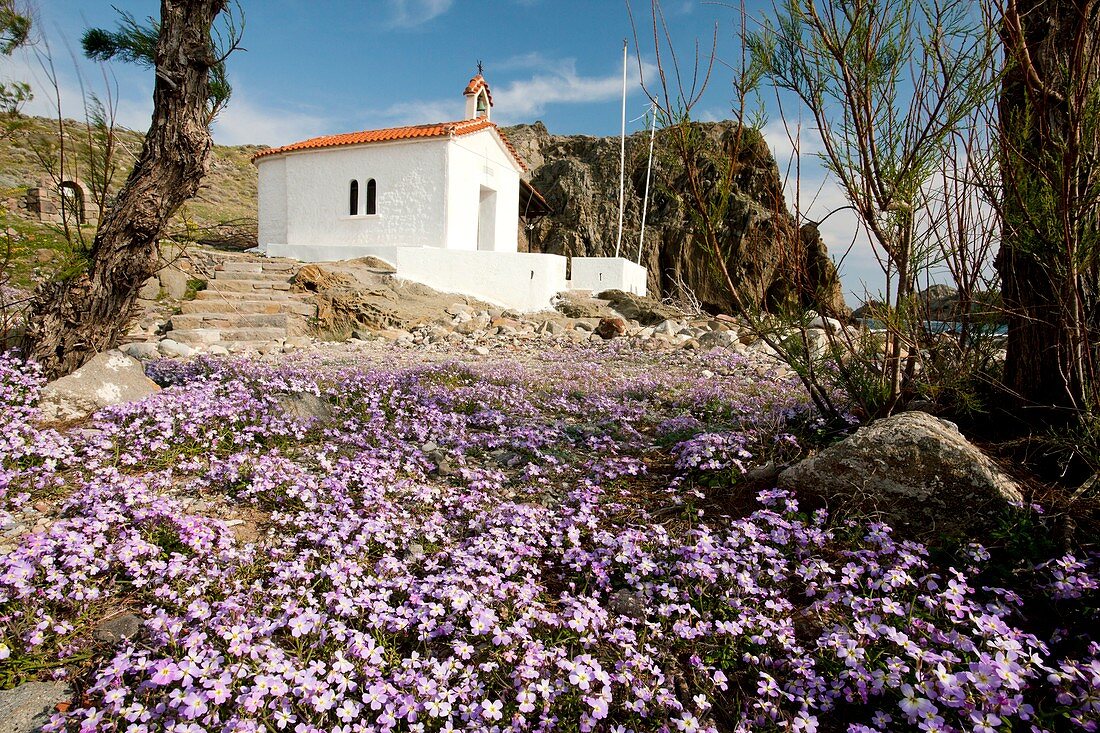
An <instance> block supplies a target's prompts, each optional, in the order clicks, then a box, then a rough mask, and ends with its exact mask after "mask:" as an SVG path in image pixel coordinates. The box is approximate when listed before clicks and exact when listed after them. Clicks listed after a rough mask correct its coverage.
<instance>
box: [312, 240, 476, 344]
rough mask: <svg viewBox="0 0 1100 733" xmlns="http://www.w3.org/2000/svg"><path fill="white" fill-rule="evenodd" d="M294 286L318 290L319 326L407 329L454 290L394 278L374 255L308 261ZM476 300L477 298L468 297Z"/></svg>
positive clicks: (426, 319)
mask: <svg viewBox="0 0 1100 733" xmlns="http://www.w3.org/2000/svg"><path fill="white" fill-rule="evenodd" d="M294 286H295V287H296V288H297V289H299V290H303V291H306V292H310V293H315V294H316V301H317V323H318V325H319V326H320V328H321V329H322V330H326V331H331V332H341V331H351V330H354V329H356V328H360V327H362V328H368V329H371V330H384V329H407V328H410V327H412V326H417V325H421V324H424V323H430V322H431V321H432V320H433V319H435V318H436V317H437V316H438V314H439V313H440V312H442V311H443V310H444V308H446V307H447V304H448V303H452V302H454V299H455V296H454V295H444V294H442V293H439V292H438V291H435V290H432V289H431V288H429V287H427V286H424V285H419V284H417V283H413V282H407V281H404V280H399V279H397V278H396V277H395V276H394V274H393V269H392V268H390V267H389V266H388V265H386V264H385V263H382V262H379V261H378V260H375V259H374V258H370V257H367V258H362V259H358V260H347V261H344V262H326V263H323V264H313V265H306V266H305V267H303V268H302V269H301V270H299V271H298V274H297V275H295V277H294ZM468 300H469V302H471V303H474V304H477V301H475V300H472V299H468Z"/></svg>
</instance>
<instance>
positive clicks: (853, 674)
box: [0, 345, 1100, 733]
mask: <svg viewBox="0 0 1100 733" xmlns="http://www.w3.org/2000/svg"><path fill="white" fill-rule="evenodd" d="M458 358H459V357H455V359H456V360H455V361H445V362H438V363H424V362H417V361H416V352H413V351H411V350H403V349H399V348H387V349H382V350H379V351H378V352H377V353H372V354H367V355H360V356H356V357H350V356H343V357H341V356H338V355H331V354H330V355H327V356H322V355H316V354H314V355H307V356H300V357H290V358H285V359H284V361H282V362H278V363H268V362H260V361H245V360H236V361H234V360H224V361H222V360H214V359H210V360H204V359H199V360H193V361H190V362H183V363H181V362H169V361H164V362H158V363H154V364H152V365H150V367H149V372H150V375H151V376H153V377H154V379H156V380H158V381H159V382H160V383H162V384H165V385H169V386H167V387H166V388H165V389H164V390H163V391H161V392H160V393H158V394H157V395H154V396H153V397H151V398H149V399H146V400H144V401H142V402H139V403H134V404H130V405H125V406H121V407H118V408H109V409H107V410H104V411H102V412H100V413H98V414H97V415H96V416H95V418H94V419H93V421H92V422H91V423H90V424H87V425H81V426H76V427H71V428H57V429H45V428H41V427H38V426H36V425H35V423H34V422H33V417H34V404H35V400H36V398H37V393H38V390H39V388H40V386H41V379H40V377H39V375H38V374H37V373H36V371H35V370H34V369H33V367H29V366H26V365H23V364H20V363H19V362H17V361H15V360H13V359H11V358H0V403H2V404H0V411H2V413H3V417H2V420H0V504H2V506H0V509H3V511H4V516H5V517H10V516H12V515H14V514H16V513H18V512H19V511H20V510H21V508H22V507H24V506H26V505H27V504H28V502H35V501H39V500H46V501H50V502H55V503H58V504H59V510H58V514H57V516H56V517H55V519H54V521H53V522H52V524H50V525H49V526H48V527H47V528H45V529H39V530H37V531H31V532H28V533H26V534H23V535H22V536H21V537H19V538H18V539H17V541H16V542H15V545H14V547H13V549H11V550H10V551H9V552H8V553H7V554H6V555H4V556H2V557H0V634H2V636H0V682H2V683H3V684H4V685H5V686H12V685H15V684H18V683H19V682H22V681H26V680H28V679H36V678H37V679H45V678H56V679H66V680H69V681H70V682H71V684H72V685H73V687H74V689H75V691H76V696H75V698H74V703H73V705H71V706H70V707H69V708H68V709H67V710H66V711H64V712H59V713H57V714H56V715H55V716H54V719H53V722H52V723H51V724H50V726H49V729H50V730H57V731H61V730H72V731H132V732H134V733H142V732H145V731H178V732H180V733H184V732H188V733H190V732H195V733H198V732H199V731H292V732H293V733H312V732H314V731H338V732H340V733H347V732H352V731H354V732H358V731H439V730H444V731H445V730H469V731H551V730H554V731H575V730H576V731H614V732H625V731H639V732H640V731H673V732H681V731H683V732H689V731H772V730H777V731H778V730H794V731H814V730H819V731H841V730H848V731H884V732H885V731H917V730H921V731H976V732H980V733H988V732H990V731H1010V730H1011V731H1032V730H1036V731H1039V730H1045V731H1058V730H1084V731H1095V730H1097V719H1098V717H1100V648H1098V646H1097V644H1096V643H1095V641H1092V640H1090V639H1088V638H1087V637H1086V636H1085V634H1086V633H1087V632H1088V631H1095V629H1096V628H1097V622H1098V617H1097V615H1096V609H1097V607H1098V605H1100V604H1098V601H1097V594H1098V589H1097V585H1098V579H1100V559H1098V558H1097V556H1095V555H1090V556H1069V555H1067V556H1064V557H1052V558H1049V561H1048V562H1046V563H1044V564H1039V565H1035V564H1033V565H1031V566H1029V567H1022V568H1019V569H1018V573H1017V577H1018V580H1019V584H1018V585H1017V586H1015V588H1016V590H1015V591H1014V590H1012V589H1002V588H995V587H986V583H985V582H984V581H983V579H982V578H983V572H984V568H985V566H986V565H987V564H988V563H989V562H990V553H988V552H986V550H985V549H983V548H982V547H980V546H977V545H973V546H972V547H971V548H970V549H969V551H968V553H966V554H967V557H966V558H965V559H964V561H962V562H956V563H953V564H954V565H956V567H952V566H951V565H950V564H942V565H941V564H937V563H936V562H934V561H933V559H932V557H933V553H931V552H930V551H929V550H928V549H926V548H925V547H923V546H921V545H918V544H915V543H912V542H907V541H902V540H899V539H895V538H894V537H893V535H892V533H891V531H890V528H889V527H886V526H884V525H881V524H875V523H868V522H863V523H860V522H858V521H855V520H851V519H844V520H842V519H839V518H834V517H832V516H830V515H829V514H828V513H827V512H826V510H825V509H823V508H816V507H812V506H811V507H810V508H807V509H802V508H801V507H800V504H799V499H798V497H796V496H793V495H789V494H786V493H783V492H780V491H777V490H771V489H768V488H766V487H764V488H763V490H761V488H762V487H759V486H753V487H751V488H750V484H751V482H748V481H746V480H743V477H744V476H745V474H747V473H749V472H751V471H752V470H753V469H754V468H757V467H759V466H761V465H763V464H765V463H767V462H769V461H776V462H786V461H790V460H793V459H796V458H797V457H798V456H799V455H800V454H801V452H802V451H804V450H806V449H807V448H808V447H809V446H810V445H812V444H813V442H814V441H815V439H817V431H818V428H819V425H818V422H817V420H816V418H815V415H814V413H813V409H812V407H811V405H810V403H809V401H808V400H807V399H806V398H805V396H804V393H803V391H802V389H801V387H800V386H799V385H798V383H797V382H795V381H793V380H789V379H783V378H780V377H778V376H777V375H776V374H775V373H773V372H770V371H769V370H767V369H766V368H765V367H763V366H761V365H760V364H759V363H756V362H751V361H749V360H747V359H745V358H743V357H740V356H736V355H732V354H726V353H722V352H719V351H715V352H711V353H709V354H703V355H699V356H696V355H691V354H688V353H686V352H685V353H683V354H680V353H677V354H675V355H667V354H665V355H661V356H660V357H655V356H652V355H644V354H641V353H638V352H633V351H629V350H627V349H619V348H615V346H613V345H608V346H604V347H600V348H584V349H581V348H574V349H565V350H562V349H557V350H549V351H546V352H545V353H543V352H535V351H533V352H531V353H528V354H525V355H523V357H522V358H519V359H518V360H516V361H509V360H504V359H482V360H480V361H478V362H472V363H462V362H460V361H459V360H458ZM244 528H248V529H249V530H250V531H248V532H245V531H242V530H243V529H244ZM1025 587H1026V588H1029V589H1031V590H1035V589H1038V590H1039V591H1040V593H1039V595H1043V596H1046V597H1047V599H1048V600H1049V603H1048V604H1046V605H1044V606H1043V609H1042V610H1038V609H1033V608H1032V607H1031V606H1030V605H1029V601H1028V600H1027V599H1026V598H1024V597H1023V595H1024V594H1023V592H1022V591H1021V590H1020V589H1021V588H1025ZM1051 612H1056V613H1059V614H1064V618H1065V619H1067V621H1066V623H1054V624H1050V626H1051V628H1056V631H1054V632H1053V633H1040V632H1038V631H1037V629H1039V628H1046V626H1047V625H1046V624H1045V623H1044V624H1037V623H1036V618H1035V617H1036V615H1037V614H1040V613H1051ZM122 613H133V614H137V615H138V616H139V617H141V619H143V624H142V628H141V631H140V633H138V634H137V635H136V636H134V637H133V638H131V639H129V640H123V641H121V642H119V643H117V644H107V643H104V642H101V641H96V640H95V639H94V637H93V635H92V629H94V628H95V627H96V626H97V625H98V624H100V623H101V622H102V621H103V620H104V619H107V618H112V617H115V616H117V615H119V614H122ZM1096 638H1097V639H1098V640H1100V636H1097V637H1096Z"/></svg>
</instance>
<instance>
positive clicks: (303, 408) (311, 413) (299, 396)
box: [275, 392, 336, 422]
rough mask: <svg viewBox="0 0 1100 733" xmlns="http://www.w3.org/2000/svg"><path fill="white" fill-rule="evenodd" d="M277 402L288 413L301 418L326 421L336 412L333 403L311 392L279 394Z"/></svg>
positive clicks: (276, 398)
mask: <svg viewBox="0 0 1100 733" xmlns="http://www.w3.org/2000/svg"><path fill="white" fill-rule="evenodd" d="M275 403H276V404H277V405H279V407H281V408H282V409H283V410H284V411H285V412H286V413H287V414H288V415H290V416H291V417H295V418H297V419H299V420H319V421H321V422H325V421H327V420H331V419H332V418H333V416H334V415H335V414H336V413H335V410H334V408H333V406H332V403H330V402H329V401H328V400H326V399H324V398H322V397H318V396H317V395H315V394H312V393H311V392H295V393H294V394H286V395H278V396H277V397H275Z"/></svg>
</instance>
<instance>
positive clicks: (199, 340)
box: [167, 326, 287, 346]
mask: <svg viewBox="0 0 1100 733" xmlns="http://www.w3.org/2000/svg"><path fill="white" fill-rule="evenodd" d="M167 336H168V338H171V339H173V340H175V341H178V342H180V343H181V344H188V345H190V346H209V345H211V344H232V343H235V342H238V341H259V342H262V343H268V342H271V341H282V340H284V339H286V337H287V332H286V328H278V327H274V326H273V327H269V328H263V327H260V328H181V329H176V328H173V329H172V330H171V331H169V332H168V334H167Z"/></svg>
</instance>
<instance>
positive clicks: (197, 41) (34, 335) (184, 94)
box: [24, 0, 226, 378]
mask: <svg viewBox="0 0 1100 733" xmlns="http://www.w3.org/2000/svg"><path fill="white" fill-rule="evenodd" d="M225 3H226V0H162V1H161V11H160V20H161V25H160V36H159V40H158V43H157V52H156V83H155V87H154V89H153V120H152V124H151V126H150V127H149V132H148V133H146V135H145V143H144V145H143V147H142V150H141V155H140V156H139V157H138V160H137V163H136V164H135V165H134V169H133V170H132V171H131V172H130V176H129V178H128V179H127V181H126V184H125V185H124V186H123V188H122V190H121V191H120V192H119V194H118V197H117V199H116V201H115V203H114V205H113V206H111V207H110V210H109V211H107V213H106V215H105V217H104V218H103V220H102V221H101V222H100V226H99V229H98V231H97V232H96V236H95V240H94V241H93V243H92V249H91V252H90V254H89V267H88V270H87V272H86V273H82V274H81V275H78V276H76V277H74V278H72V279H70V280H65V281H58V282H49V283H44V284H43V285H42V286H40V287H39V288H38V290H37V291H36V293H35V296H34V299H33V300H32V302H31V308H30V317H29V320H28V327H27V332H26V337H25V343H24V346H25V352H26V355H27V356H28V357H29V358H32V359H34V360H36V361H38V362H39V363H40V364H42V365H43V366H44V367H45V370H46V372H47V374H48V375H50V377H52V378H56V377H58V376H62V375H64V374H68V373H69V372H71V371H73V370H75V369H77V368H78V367H80V366H81V365H82V364H84V363H85V362H87V361H88V360H89V359H90V358H91V357H92V356H94V355H95V354H96V353H98V352H100V351H103V350H105V349H109V348H112V347H113V346H115V345H117V344H118V342H119V340H120V338H121V337H122V336H123V334H124V333H125V331H126V328H127V325H128V323H129V321H130V320H131V319H132V317H133V314H134V309H135V304H136V301H137V294H138V290H139V289H140V288H141V286H142V284H143V283H144V282H145V281H146V280H148V279H149V278H150V277H152V276H153V275H155V274H156V272H157V268H158V256H157V255H158V240H159V238H160V235H161V233H162V232H163V231H164V228H165V226H166V224H167V223H168V220H169V219H170V218H171V217H172V215H173V214H174V213H175V212H176V210H177V209H178V208H179V207H180V205H181V204H183V202H184V201H186V200H187V199H188V198H190V197H191V196H193V195H194V194H195V192H196V191H197V190H198V187H199V182H200V181H201V180H202V177H203V176H204V175H205V174H206V171H207V166H208V162H209V156H210V149H211V147H212V145H213V141H212V139H211V137H210V130H209V128H208V119H207V118H208V112H207V97H208V89H207V79H208V72H209V70H210V68H211V67H212V66H213V65H214V63H215V61H216V59H215V58H214V50H213V48H212V45H211V40H210V29H211V25H212V24H213V22H214V19H215V18H216V17H217V15H218V14H219V13H220V12H222V10H223V9H224V8H225Z"/></svg>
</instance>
